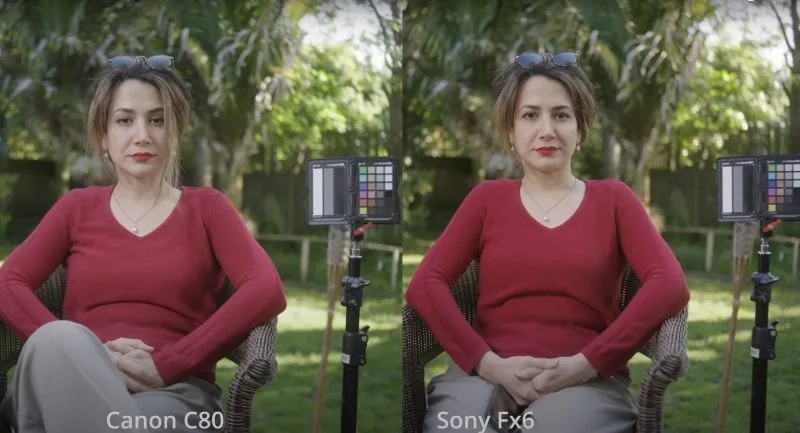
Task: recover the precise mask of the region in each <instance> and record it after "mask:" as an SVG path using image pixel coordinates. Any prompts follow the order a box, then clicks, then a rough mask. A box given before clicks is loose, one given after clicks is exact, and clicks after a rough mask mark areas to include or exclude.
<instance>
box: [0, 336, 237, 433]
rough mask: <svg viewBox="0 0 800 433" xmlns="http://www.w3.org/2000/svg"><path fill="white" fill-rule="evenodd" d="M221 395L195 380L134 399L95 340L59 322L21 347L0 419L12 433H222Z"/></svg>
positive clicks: (134, 396) (0, 405)
mask: <svg viewBox="0 0 800 433" xmlns="http://www.w3.org/2000/svg"><path fill="white" fill-rule="evenodd" d="M221 395H222V392H221V390H220V388H219V387H218V386H217V385H215V384H212V383H210V382H207V381H204V380H200V379H194V378H193V379H190V380H187V381H184V382H178V383H175V384H173V385H169V386H166V387H163V388H159V389H155V390H151V391H147V392H142V393H136V394H131V393H130V392H129V391H128V389H127V387H126V386H125V382H124V380H123V379H122V377H121V376H120V375H119V372H118V370H117V367H116V365H114V362H113V361H112V360H111V358H110V357H109V356H108V354H107V353H106V349H105V347H104V346H103V344H102V343H101V342H100V340H99V339H98V338H97V337H96V336H95V335H94V334H93V333H92V332H91V331H90V330H89V329H88V328H86V327H85V326H83V325H80V324H77V323H75V322H70V321H64V320H60V321H55V322H50V323H48V324H46V325H44V326H42V327H40V328H39V329H37V330H36V332H34V333H33V335H31V337H30V338H29V339H28V341H26V342H25V345H24V346H23V347H22V352H21V353H20V356H19V361H18V362H17V367H16V370H15V375H14V379H13V380H12V382H11V387H10V388H9V392H8V393H7V394H6V396H5V397H4V399H3V402H2V404H0V416H2V417H3V418H5V419H7V420H10V421H11V425H12V426H13V428H14V431H15V432H16V433H74V432H87V433H89V432H91V433H102V432H112V431H113V432H127V433H145V432H151V433H156V432H158V433H162V432H175V433H184V432H186V433H188V432H221V431H222V424H223V423H224V419H223V415H224V413H223V411H222V409H221V408H220V403H219V401H220V397H221Z"/></svg>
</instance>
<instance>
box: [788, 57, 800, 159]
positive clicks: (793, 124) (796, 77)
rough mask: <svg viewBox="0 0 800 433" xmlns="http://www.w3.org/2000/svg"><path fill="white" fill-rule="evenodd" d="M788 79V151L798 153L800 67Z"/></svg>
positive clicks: (799, 150)
mask: <svg viewBox="0 0 800 433" xmlns="http://www.w3.org/2000/svg"><path fill="white" fill-rule="evenodd" d="M795 71H796V72H793V73H792V77H791V79H790V80H789V86H790V87H789V89H790V90H789V91H790V92H791V95H790V96H789V146H788V147H789V152H791V153H800V67H798V68H796V69H795Z"/></svg>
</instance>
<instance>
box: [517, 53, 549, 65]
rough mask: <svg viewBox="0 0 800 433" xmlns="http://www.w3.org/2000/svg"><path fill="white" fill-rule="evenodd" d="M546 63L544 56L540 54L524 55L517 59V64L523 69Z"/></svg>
mask: <svg viewBox="0 0 800 433" xmlns="http://www.w3.org/2000/svg"><path fill="white" fill-rule="evenodd" d="M543 61H544V56H542V55H541V54H539V53H523V54H520V56H519V58H517V63H519V65H520V66H522V67H523V68H527V67H530V66H533V65H538V64H539V63H542V62H543Z"/></svg>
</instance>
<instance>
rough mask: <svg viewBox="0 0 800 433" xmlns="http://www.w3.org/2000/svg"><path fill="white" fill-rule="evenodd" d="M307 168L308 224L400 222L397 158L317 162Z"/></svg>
mask: <svg viewBox="0 0 800 433" xmlns="http://www.w3.org/2000/svg"><path fill="white" fill-rule="evenodd" d="M306 167H307V171H308V174H307V182H308V223H309V224H311V225H322V224H328V225H331V224H346V223H349V222H352V221H354V220H356V219H359V220H362V221H364V222H372V223H375V224H396V223H398V222H399V221H400V194H399V193H398V182H399V178H400V177H399V166H398V159H397V158H392V157H352V158H328V159H316V160H309V161H308V162H307V165H306Z"/></svg>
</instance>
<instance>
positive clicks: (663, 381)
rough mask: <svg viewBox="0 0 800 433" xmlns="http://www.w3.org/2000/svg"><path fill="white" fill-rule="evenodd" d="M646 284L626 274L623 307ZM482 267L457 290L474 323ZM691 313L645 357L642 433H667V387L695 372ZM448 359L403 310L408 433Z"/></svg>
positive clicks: (666, 327) (665, 331)
mask: <svg viewBox="0 0 800 433" xmlns="http://www.w3.org/2000/svg"><path fill="white" fill-rule="evenodd" d="M640 285H641V283H640V281H639V279H638V277H637V276H636V275H635V274H634V273H633V271H632V270H631V268H630V267H627V268H626V269H625V273H624V276H623V284H622V297H621V301H620V302H621V306H622V308H625V306H626V305H628V302H629V301H630V299H631V298H632V297H633V296H634V295H635V294H636V291H637V290H638V289H639V287H640ZM477 287H478V265H477V262H472V263H471V264H470V265H469V267H468V268H467V270H466V272H464V273H463V274H462V275H461V277H460V278H459V279H458V281H456V283H455V284H454V285H453V287H452V288H451V290H452V292H453V296H454V298H455V300H456V303H457V304H458V306H459V308H460V309H461V312H462V313H463V314H464V316H465V317H466V318H467V320H468V321H469V322H470V323H472V321H473V319H474V318H475V313H476V309H477V303H478V298H477V290H476V288H477ZM687 318H688V308H686V307H684V309H683V310H682V311H680V312H679V313H678V314H676V315H674V316H672V317H670V318H669V319H667V320H666V321H664V323H663V324H662V325H661V328H660V329H659V330H658V331H656V333H655V334H654V335H653V336H652V337H651V338H650V339H649V340H648V341H647V343H646V344H645V345H644V347H642V349H641V350H640V352H641V353H642V354H644V355H645V356H647V357H648V358H650V359H651V360H652V363H651V364H650V367H649V368H648V369H647V371H646V372H645V375H644V377H643V378H642V383H641V387H640V389H639V396H638V414H637V422H636V431H637V432H638V433H642V432H648V433H660V432H661V431H662V430H663V421H662V415H663V405H664V394H665V391H666V388H667V386H668V385H669V384H670V383H672V382H674V381H676V380H678V379H679V378H681V377H682V376H683V375H684V374H685V373H686V371H687V370H688V368H689V358H688V355H687V348H686V340H687ZM441 353H442V348H441V346H439V344H438V342H437V341H436V338H435V337H434V336H433V335H432V334H431V332H430V330H428V329H427V327H426V326H425V323H424V322H423V321H422V320H421V319H420V317H419V316H418V315H417V314H416V313H415V312H414V310H413V309H412V308H411V307H410V306H409V305H407V304H406V305H404V306H403V433H419V432H421V431H422V423H423V420H424V418H425V411H426V409H427V399H426V392H425V366H426V365H427V364H428V363H429V362H431V361H432V360H433V359H434V358H436V357H437V356H438V355H439V354H441Z"/></svg>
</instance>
